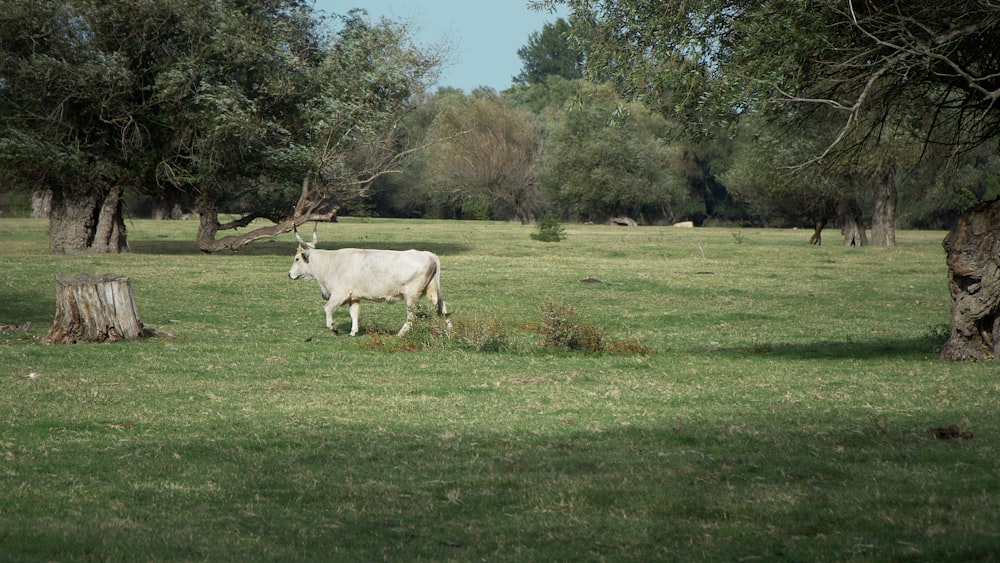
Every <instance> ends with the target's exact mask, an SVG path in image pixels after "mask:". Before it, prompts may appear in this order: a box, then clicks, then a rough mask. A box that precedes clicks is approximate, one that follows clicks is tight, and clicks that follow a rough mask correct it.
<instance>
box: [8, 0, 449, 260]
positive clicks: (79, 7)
mask: <svg viewBox="0 0 1000 563" xmlns="http://www.w3.org/2000/svg"><path fill="white" fill-rule="evenodd" d="M310 6H311V3H309V2H306V1H304V0H269V1H267V2H258V3H246V2H242V1H238V0H212V1H208V2H204V1H199V2H194V1H192V0H156V1H152V0H139V1H128V2H126V1H124V0H110V1H108V2H100V3H83V2H80V3H76V2H73V3H67V2H62V1H59V0H42V1H37V0H9V1H8V2H7V3H6V5H5V9H4V11H3V13H2V14H0V18H2V21H0V39H2V43H0V44H2V45H3V47H2V50H3V53H2V57H0V113H2V115H3V116H4V118H5V119H4V125H3V128H2V130H0V148H2V149H3V150H0V155H2V156H0V158H2V166H3V167H4V168H5V169H6V171H7V173H8V174H9V175H14V176H16V177H18V178H19V179H20V181H19V183H20V188H21V189H37V188H38V187H40V186H41V187H46V188H49V189H51V191H52V193H53V196H52V213H51V215H50V224H51V229H50V231H51V244H50V246H51V248H52V250H53V251H54V252H84V251H87V252H117V251H121V250H123V249H124V248H125V244H126V243H125V224H124V221H123V209H122V201H123V196H124V194H125V192H126V191H127V190H135V191H142V192H144V193H147V194H151V195H158V196H161V197H165V198H168V199H169V198H171V197H177V196H178V194H186V195H187V197H191V198H192V199H194V200H195V201H196V205H197V211H198V212H199V213H200V214H201V221H200V228H199V235H198V241H199V246H200V247H201V248H202V249H203V250H206V251H215V250H220V249H225V248H228V249H236V248H239V247H240V246H242V245H243V244H246V243H248V242H251V241H252V240H256V239H257V238H261V237H264V236H272V235H274V234H276V233H278V232H285V231H288V230H291V228H292V227H293V226H294V225H296V224H301V223H302V222H304V221H307V220H309V219H316V218H323V217H330V216H331V215H332V214H333V213H335V211H336V207H337V206H338V205H340V204H341V203H342V202H343V201H345V200H348V199H350V198H352V197H356V196H358V195H359V194H363V193H364V190H365V189H366V187H367V185H368V183H369V182H370V180H371V179H372V178H374V177H377V176H378V175H379V174H381V173H382V172H383V171H385V170H386V169H387V168H389V167H391V166H392V165H393V164H394V163H395V162H396V160H398V157H399V156H400V154H399V152H398V151H395V150H394V149H395V147H394V146H393V145H392V143H391V142H390V141H391V134H390V132H391V131H392V127H393V125H394V124H395V123H396V122H397V121H398V119H399V116H400V115H401V114H402V113H404V112H405V111H407V110H408V109H409V105H408V104H409V100H410V99H411V97H412V95H413V94H414V93H415V92H417V91H419V89H420V88H422V87H423V85H424V84H425V83H426V82H428V81H429V78H431V77H433V72H434V69H435V68H436V64H437V59H436V58H435V56H434V54H433V53H431V54H430V55H427V54H424V53H422V52H419V51H417V50H416V49H413V48H412V47H409V46H408V44H407V43H406V42H405V29H403V28H400V27H399V26H395V25H392V24H390V23H388V22H381V23H379V24H378V25H371V24H369V23H368V22H367V21H366V19H365V18H364V17H363V13H361V12H352V13H351V14H349V15H348V16H346V17H344V18H342V19H341V26H340V29H339V31H338V33H337V34H336V36H331V35H330V34H329V32H328V28H326V27H325V26H324V25H323V22H322V20H321V19H320V18H318V17H316V15H315V14H314V13H313V12H312V9H311V7H310ZM296 201H297V203H296ZM222 210H230V211H233V210H235V211H246V213H245V214H244V215H243V216H242V217H240V218H239V219H237V220H234V221H232V222H230V223H227V224H220V223H219V221H218V213H219V212H220V211H222ZM258 217H264V218H268V219H271V220H272V221H279V223H277V224H276V225H275V226H274V227H269V228H263V229H255V230H254V231H251V232H248V233H245V234H243V235H240V236H235V237H227V238H225V239H222V240H216V239H215V236H216V233H217V232H218V231H220V230H224V229H226V228H238V227H244V226H247V225H249V224H250V222H251V221H252V220H253V219H255V218H258Z"/></svg>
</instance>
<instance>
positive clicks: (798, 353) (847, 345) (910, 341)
mask: <svg viewBox="0 0 1000 563" xmlns="http://www.w3.org/2000/svg"><path fill="white" fill-rule="evenodd" d="M946 339H947V335H944V336H940V335H938V334H936V333H935V334H928V335H925V336H920V337H916V338H896V339H892V338H872V339H869V340H856V341H855V340H849V341H823V340H821V341H817V342H809V343H803V344H788V343H778V344H770V343H752V344H747V345H744V346H738V347H726V348H718V349H715V350H713V351H714V352H718V353H723V354H736V355H744V356H756V355H760V356H767V357H771V358H780V359H790V360H816V359H834V360H840V359H866V358H868V359H871V358H904V357H909V358H913V357H919V358H937V357H938V354H940V353H941V346H942V345H943V344H944V342H945V340H946Z"/></svg>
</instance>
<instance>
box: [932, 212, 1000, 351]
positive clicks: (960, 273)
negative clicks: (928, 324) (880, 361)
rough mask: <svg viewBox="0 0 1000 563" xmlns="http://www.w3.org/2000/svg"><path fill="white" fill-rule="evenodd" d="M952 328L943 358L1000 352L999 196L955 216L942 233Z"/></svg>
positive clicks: (943, 349) (944, 348)
mask: <svg viewBox="0 0 1000 563" xmlns="http://www.w3.org/2000/svg"><path fill="white" fill-rule="evenodd" d="M944 249H945V252H947V258H946V260H947V263H948V286H949V289H950V290H951V299H952V305H951V331H950V333H949V335H948V341H947V342H946V343H945V345H944V347H943V348H942V349H941V358H942V359H944V360H955V361H963V360H986V359H996V358H997V357H998V356H1000V341H998V335H1000V200H994V201H992V202H989V203H983V204H980V205H978V206H976V207H974V208H972V209H970V210H969V211H967V212H965V214H963V215H962V216H961V217H959V218H958V221H957V222H956V224H955V226H954V227H953V228H952V230H951V232H949V233H948V236H947V237H945V239H944Z"/></svg>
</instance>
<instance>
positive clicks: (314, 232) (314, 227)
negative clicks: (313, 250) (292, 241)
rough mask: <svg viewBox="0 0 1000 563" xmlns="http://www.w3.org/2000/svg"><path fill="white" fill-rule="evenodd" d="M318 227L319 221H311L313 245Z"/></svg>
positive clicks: (314, 244)
mask: <svg viewBox="0 0 1000 563" xmlns="http://www.w3.org/2000/svg"><path fill="white" fill-rule="evenodd" d="M318 228H319V223H318V222H316V223H313V242H312V243H313V246H316V229H318Z"/></svg>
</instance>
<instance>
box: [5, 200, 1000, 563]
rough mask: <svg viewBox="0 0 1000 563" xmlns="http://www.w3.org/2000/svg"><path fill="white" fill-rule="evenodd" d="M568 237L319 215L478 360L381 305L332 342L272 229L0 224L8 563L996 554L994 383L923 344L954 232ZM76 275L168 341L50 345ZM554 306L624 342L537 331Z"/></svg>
mask: <svg viewBox="0 0 1000 563" xmlns="http://www.w3.org/2000/svg"><path fill="white" fill-rule="evenodd" d="M565 227H566V232H567V236H568V238H567V239H566V240H565V241H563V242H560V243H541V242H537V241H534V240H531V238H530V237H529V234H530V233H531V232H532V229H531V228H530V227H523V226H521V225H515V224H507V223H488V222H436V221H400V220H391V221H390V220H371V221H361V220H354V219H350V218H347V219H342V220H341V222H340V223H337V224H324V225H321V226H320V231H319V235H320V244H319V247H320V248H337V247H344V246H363V247H379V248H395V249H406V248H411V247H416V248H422V249H426V250H432V251H435V252H437V253H438V254H439V255H440V257H441V261H442V265H443V272H442V286H443V292H444V297H445V299H446V300H447V302H448V305H449V308H450V309H451V310H452V311H453V315H452V320H454V321H456V324H458V323H464V324H465V325H466V326H473V325H476V323H483V324H487V325H489V326H492V327H494V329H495V330H499V331H500V332H501V333H502V335H503V336H504V337H505V338H506V339H507V340H508V341H509V343H510V346H508V347H506V348H505V349H504V351H501V352H490V351H481V350H480V349H479V348H477V347H475V346H471V345H469V344H468V342H466V341H465V340H463V339H460V338H451V339H449V338H447V337H445V336H442V335H440V334H439V330H440V327H439V326H437V322H438V321H437V320H436V319H434V318H432V317H428V318H427V319H422V320H421V323H420V325H421V326H418V328H417V329H415V330H414V331H413V335H414V336H413V340H412V341H410V340H408V341H407V342H404V343H400V342H399V341H398V340H397V339H396V337H395V336H394V333H395V331H396V330H398V328H399V327H400V325H401V324H402V322H403V318H404V308H403V305H402V304H394V305H388V304H371V303H365V304H362V308H361V325H362V330H364V331H365V332H366V334H365V335H364V336H359V337H357V338H349V337H347V336H345V335H344V333H345V332H346V331H342V332H341V335H340V336H337V335H333V334H331V333H329V332H328V331H327V330H326V329H325V328H324V321H323V311H322V301H321V298H320V295H319V289H318V287H317V286H316V284H315V282H309V281H301V280H300V281H292V280H289V279H288V276H287V271H288V268H289V266H290V265H291V258H292V255H293V254H294V251H295V244H294V239H293V237H292V236H291V235H286V236H282V237H279V238H278V239H277V240H275V241H272V242H261V243H257V244H255V245H253V246H251V247H248V248H247V249H245V251H243V252H241V253H239V254H230V255H213V256H205V255H201V254H200V253H199V252H198V251H197V247H196V245H195V243H194V234H195V233H194V231H195V229H196V224H195V223H194V222H151V221H138V220H137V221H134V222H130V223H129V224H128V229H129V241H130V245H131V252H130V253H128V254H125V255H118V256H105V255H96V256H53V255H50V254H48V252H47V248H48V246H47V240H46V228H47V224H46V223H45V222H42V221H35V220H15V219H10V220H2V221H0V242H2V246H0V265H2V273H0V323H7V324H16V325H23V324H24V323H26V322H31V323H32V325H31V329H30V331H29V332H28V333H27V334H24V333H19V332H13V333H10V334H3V335H0V560H3V561H167V560H176V561H292V560H311V561H317V560H331V561H371V560H396V561H399V560H418V559H422V560H457V561H472V560H475V561H526V560H536V561H571V560H572V561H585V560H593V561H601V560H610V561H621V560H636V561H650V560H678V561H690V560H729V561H776V560H788V561H851V560H855V561H906V560H912V561H942V560H961V561H996V560H997V559H1000V524H998V523H997V518H996V514H997V507H998V506H1000V467H998V461H997V460H998V459H1000V451H998V450H1000V448H998V442H997V436H998V435H1000V378H998V373H1000V371H998V369H997V366H996V365H993V364H991V363H988V362H987V363H969V364H956V363H945V362H942V361H939V360H938V359H937V354H938V349H939V347H940V345H941V344H942V343H943V339H944V334H945V333H946V329H947V324H948V321H949V310H950V298H949V295H948V291H947V279H946V268H945V263H944V252H943V250H942V248H941V240H942V239H943V236H944V233H941V232H900V233H898V234H897V238H898V243H899V244H898V247H896V248H892V249H875V248H863V249H844V248H842V247H840V246H838V245H836V244H829V242H833V239H835V238H836V237H835V236H834V235H833V234H832V233H828V235H829V236H828V237H826V238H827V239H828V246H822V247H812V246H809V245H808V244H807V239H808V236H809V233H808V232H806V231H781V230H756V229H742V230H729V229H675V228H654V227H642V228H635V229H616V228H610V227H604V226H582V225H566V226H565ZM76 272H89V273H95V274H97V273H107V272H113V273H117V274H122V275H126V276H129V277H130V279H131V284H132V289H133V293H134V296H135V300H136V303H137V305H138V309H139V313H140V315H141V317H142V320H143V322H144V324H146V325H147V326H149V327H154V328H157V329H159V330H163V331H167V332H170V333H173V334H174V335H175V336H176V338H173V339H164V338H148V339H142V340H140V341H134V342H127V343H115V344H76V345H48V344H44V343H42V342H41V337H42V336H44V335H45V333H46V332H47V331H48V328H49V325H50V324H51V323H52V319H53V317H54V313H55V279H54V277H55V275H56V274H59V273H76ZM586 278H593V279H596V280H600V282H601V283H583V282H582V281H581V280H583V279H586ZM546 301H548V302H557V303H561V304H565V305H567V306H571V307H573V308H575V310H576V312H577V315H578V317H579V320H580V322H583V323H588V324H592V325H594V326H596V327H598V329H599V330H600V331H601V333H602V334H603V335H604V336H605V337H606V338H607V339H609V340H617V341H623V342H633V343H639V344H641V346H635V347H634V349H630V350H626V351H622V352H620V353H605V354H598V353H588V352H578V351H567V350H557V349H550V348H545V347H543V346H541V345H540V342H541V336H540V335H539V334H538V328H539V326H540V324H541V321H542V316H543V315H542V307H543V303H545V302H546ZM336 319H337V321H338V322H339V324H340V326H341V328H342V329H343V328H347V327H348V326H349V319H348V316H347V312H346V310H345V309H340V310H338V312H337V315H336ZM497 327H499V328H497ZM408 338H409V337H408ZM411 344H412V345H411ZM950 425H956V426H958V427H959V428H960V429H962V430H963V431H970V432H972V433H973V434H974V436H975V437H974V438H973V439H966V440H942V439H938V438H936V437H935V436H934V434H933V433H932V432H931V431H930V429H932V428H937V427H947V426H950Z"/></svg>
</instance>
